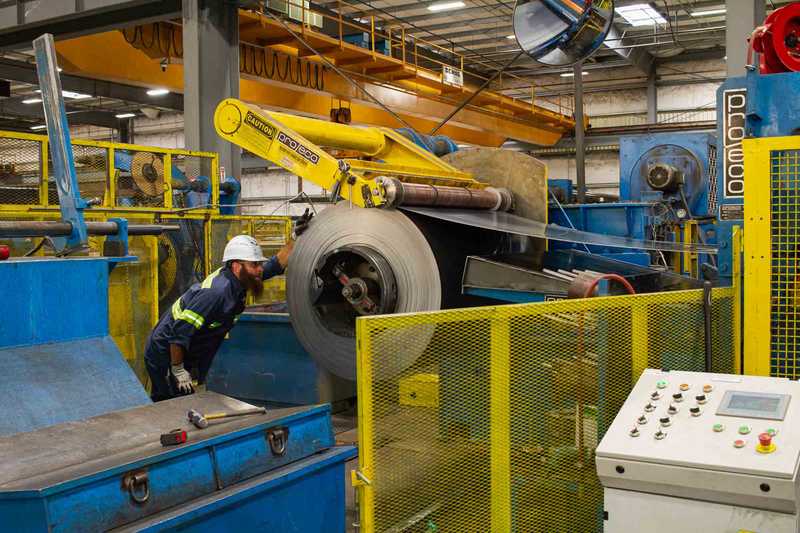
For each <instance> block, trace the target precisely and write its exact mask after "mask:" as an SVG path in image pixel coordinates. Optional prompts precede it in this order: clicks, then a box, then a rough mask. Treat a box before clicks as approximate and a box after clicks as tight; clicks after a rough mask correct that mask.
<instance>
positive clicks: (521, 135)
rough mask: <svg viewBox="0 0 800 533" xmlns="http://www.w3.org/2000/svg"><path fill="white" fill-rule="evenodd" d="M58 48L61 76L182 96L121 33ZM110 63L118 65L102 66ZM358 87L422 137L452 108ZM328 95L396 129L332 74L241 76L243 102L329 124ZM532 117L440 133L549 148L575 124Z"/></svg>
mask: <svg viewBox="0 0 800 533" xmlns="http://www.w3.org/2000/svg"><path fill="white" fill-rule="evenodd" d="M56 46H57V49H58V52H59V55H60V56H61V58H62V59H63V60H64V65H65V67H64V68H65V73H72V74H80V75H82V76H86V77H92V78H97V79H101V80H109V81H116V82H121V83H126V84H131V85H139V86H144V87H153V86H162V87H166V88H168V89H170V90H172V91H175V92H177V93H181V92H182V91H183V67H182V65H180V64H170V65H169V66H168V68H167V69H166V70H162V68H161V65H160V61H159V60H158V59H155V58H153V57H149V56H148V55H147V54H145V53H144V52H143V51H141V50H138V49H135V48H133V47H132V46H130V45H129V44H128V43H127V42H126V41H125V38H124V37H123V35H122V34H121V33H120V32H107V33H102V34H97V35H91V36H85V37H81V38H78V39H71V40H66V41H60V42H58V43H57V44H56ZM108 57H115V58H116V59H115V61H108ZM390 75H392V76H397V74H390ZM364 86H365V87H366V88H367V90H369V91H370V92H372V93H373V94H374V95H376V96H377V97H378V98H379V99H380V100H381V101H382V102H385V103H386V104H387V105H389V106H390V107H391V108H392V109H393V110H395V112H397V113H398V114H399V115H400V116H401V117H402V118H403V120H405V121H406V122H408V123H409V124H410V125H411V126H413V127H414V128H415V129H418V130H419V131H421V132H426V131H430V130H431V129H432V128H433V127H434V126H435V125H436V124H437V123H438V122H439V121H440V120H441V119H442V118H444V117H445V116H447V115H448V113H449V112H450V111H451V110H452V109H453V104H451V103H446V102H443V101H440V100H438V99H437V98H435V97H434V96H433V94H431V96H428V95H425V94H411V92H410V91H407V90H404V89H402V88H394V87H388V86H387V85H385V84H381V85H375V84H371V83H368V82H365V83H364ZM331 96H334V97H336V98H342V99H345V100H347V101H349V102H351V104H350V108H351V112H352V116H353V119H354V121H355V122H357V123H362V124H370V125H376V126H387V127H393V128H395V127H398V126H399V124H398V123H397V121H396V120H395V119H394V118H393V117H392V116H391V115H390V114H389V113H387V112H385V111H383V110H381V109H379V108H377V107H376V106H375V105H374V104H372V103H370V102H366V101H364V99H363V95H361V94H359V93H358V92H357V91H356V90H355V89H354V88H353V87H352V86H351V85H349V84H348V83H346V82H345V81H344V80H342V79H341V78H338V77H336V76H334V75H332V74H330V73H329V74H328V75H327V76H326V78H325V91H324V92H321V91H315V90H309V89H307V88H302V87H298V86H295V85H292V84H289V83H284V82H278V81H275V80H270V79H268V78H263V77H260V78H259V77H255V76H249V75H243V76H242V77H241V80H240V97H241V99H242V100H245V101H247V102H251V103H255V104H258V105H262V106H267V107H273V108H278V109H286V110H294V111H298V112H301V113H305V114H310V115H313V116H317V117H328V115H329V111H330V105H331ZM454 100H455V99H454ZM153 104H154V105H158V101H157V100H154V101H153ZM532 110H534V111H535V110H539V112H540V113H541V114H540V116H539V118H538V119H537V120H535V121H532V120H522V119H520V118H515V117H513V116H511V115H510V114H501V113H490V112H482V111H479V110H476V109H474V108H468V109H464V110H462V111H461V112H459V114H458V115H456V117H454V119H453V120H452V121H451V122H450V123H448V124H447V125H446V126H445V127H444V128H443V129H442V131H441V132H440V133H442V134H444V135H448V136H450V137H452V138H453V139H455V140H456V141H458V142H465V143H470V144H477V145H484V146H500V145H501V144H502V143H503V142H505V141H506V140H507V139H516V140H520V141H524V142H529V143H535V144H541V145H552V144H555V143H556V142H557V141H558V140H559V139H560V138H561V136H562V135H563V133H564V132H566V131H569V129H570V128H571V127H572V125H573V124H574V122H573V121H572V119H571V118H569V117H565V116H563V115H560V114H558V113H554V112H551V111H547V110H543V109H541V108H536V109H534V108H533V107H532Z"/></svg>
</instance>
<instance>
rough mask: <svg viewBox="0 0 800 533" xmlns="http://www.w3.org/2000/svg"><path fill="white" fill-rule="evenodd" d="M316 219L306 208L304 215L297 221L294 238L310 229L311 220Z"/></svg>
mask: <svg viewBox="0 0 800 533" xmlns="http://www.w3.org/2000/svg"><path fill="white" fill-rule="evenodd" d="M312 218H314V213H311V212H309V210H308V208H307V207H306V210H305V212H304V213H303V215H302V216H301V217H300V218H298V219H297V221H296V222H295V223H294V237H295V239H296V238H297V237H299V236H300V235H302V234H303V232H304V231H306V230H307V229H308V225H309V222H311V219H312Z"/></svg>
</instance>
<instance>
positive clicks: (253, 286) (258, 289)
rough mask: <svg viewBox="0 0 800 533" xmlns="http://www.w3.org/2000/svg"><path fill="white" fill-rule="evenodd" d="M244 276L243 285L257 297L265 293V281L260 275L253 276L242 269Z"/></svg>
mask: <svg viewBox="0 0 800 533" xmlns="http://www.w3.org/2000/svg"><path fill="white" fill-rule="evenodd" d="M242 274H243V278H242V285H244V288H245V289H246V290H247V291H248V292H250V294H252V295H253V296H254V297H255V298H258V297H259V296H261V295H262V294H263V293H264V282H263V281H262V279H261V277H260V276H252V275H250V274H248V273H247V272H245V271H244V270H243V271H242Z"/></svg>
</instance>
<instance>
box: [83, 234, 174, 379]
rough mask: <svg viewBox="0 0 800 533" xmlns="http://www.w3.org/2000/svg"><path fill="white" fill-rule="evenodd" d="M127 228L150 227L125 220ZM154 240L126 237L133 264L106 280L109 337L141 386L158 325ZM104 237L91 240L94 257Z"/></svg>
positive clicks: (123, 265)
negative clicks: (150, 337)
mask: <svg viewBox="0 0 800 533" xmlns="http://www.w3.org/2000/svg"><path fill="white" fill-rule="evenodd" d="M128 222H129V223H130V224H147V223H152V220H148V219H138V220H137V219H128ZM156 239H157V237H152V236H148V237H129V238H128V253H129V255H133V256H136V261H132V262H124V263H119V264H118V265H117V266H115V267H114V270H112V271H111V274H110V275H109V278H108V326H109V334H110V335H111V337H112V338H113V339H114V342H115V343H116V344H117V347H118V348H119V349H120V351H121V352H122V355H123V356H124V357H125V360H126V361H127V362H128V364H129V365H130V366H131V368H133V370H134V372H136V375H137V377H138V378H139V380H140V381H141V382H142V384H143V385H146V384H147V380H148V377H147V370H146V369H145V366H144V347H145V342H146V340H147V336H148V335H149V334H150V331H151V330H152V329H153V326H155V324H156V322H157V321H158V287H157V280H158V273H157V269H158V257H157V254H158V252H157V250H158V248H157V244H156V242H157V241H156ZM104 241H105V238H104V237H100V238H96V237H93V238H91V239H90V245H91V246H92V249H93V250H94V252H95V253H98V254H99V253H101V252H102V249H103V242H104Z"/></svg>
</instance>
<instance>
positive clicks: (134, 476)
mask: <svg viewBox="0 0 800 533" xmlns="http://www.w3.org/2000/svg"><path fill="white" fill-rule="evenodd" d="M122 487H123V488H125V489H126V490H127V491H128V494H129V495H130V497H131V500H133V501H134V503H138V504H139V505H142V504H144V503H146V502H147V500H149V499H150V480H149V478H148V476H147V472H145V471H141V472H129V473H127V474H125V477H124V478H122Z"/></svg>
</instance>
